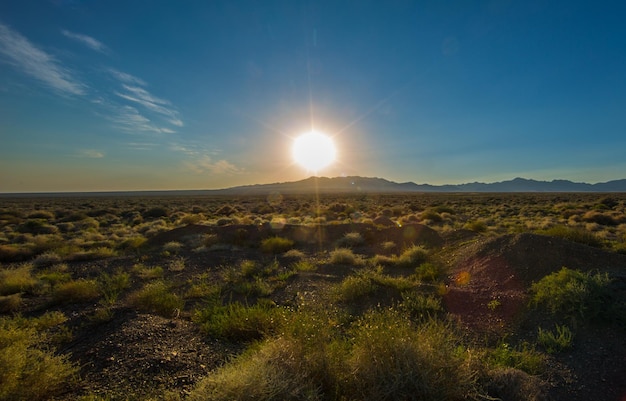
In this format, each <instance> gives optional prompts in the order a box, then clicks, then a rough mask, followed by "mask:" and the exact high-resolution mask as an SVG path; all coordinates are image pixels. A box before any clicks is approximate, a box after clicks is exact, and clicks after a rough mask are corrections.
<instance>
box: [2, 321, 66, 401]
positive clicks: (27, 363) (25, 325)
mask: <svg viewBox="0 0 626 401" xmlns="http://www.w3.org/2000/svg"><path fill="white" fill-rule="evenodd" d="M43 330H44V329H43V328H41V327H37V325H36V324H34V322H33V321H32V320H27V319H23V318H20V317H16V318H4V317H0V383H2V385H0V400H43V399H49V398H50V397H52V396H54V395H58V394H60V393H61V392H62V391H63V389H64V386H65V385H66V383H68V382H69V381H71V380H72V379H73V378H74V377H75V375H76V374H77V372H78V369H77V367H75V366H74V365H73V364H72V363H70V362H69V360H68V358H67V357H66V356H59V355H55V354H54V350H52V349H50V348H49V347H48V346H44V343H45V340H46V333H45V332H44V331H43Z"/></svg>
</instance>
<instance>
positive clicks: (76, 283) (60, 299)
mask: <svg viewBox="0 0 626 401" xmlns="http://www.w3.org/2000/svg"><path fill="white" fill-rule="evenodd" d="M99 296H100V287H99V285H98V282H97V281H96V280H84V279H80V280H72V281H68V282H65V283H60V284H58V285H57V286H56V287H54V290H53V292H52V297H53V299H54V301H55V302H57V303H66V304H71V303H80V302H87V301H91V300H94V299H96V298H98V297H99Z"/></svg>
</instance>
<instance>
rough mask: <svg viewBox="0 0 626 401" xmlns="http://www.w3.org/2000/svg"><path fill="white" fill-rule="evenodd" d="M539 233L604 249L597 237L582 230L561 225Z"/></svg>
mask: <svg viewBox="0 0 626 401" xmlns="http://www.w3.org/2000/svg"><path fill="white" fill-rule="evenodd" d="M539 233H540V234H543V235H549V236H551V237H558V238H563V239H566V240H568V241H572V242H578V243H579V244H584V245H587V246H592V247H595V248H600V247H602V241H601V240H600V239H599V238H598V237H596V236H595V235H594V234H593V233H592V232H589V231H586V230H584V229H582V228H574V227H567V226H560V225H559V226H553V227H550V228H548V229H547V230H543V231H539Z"/></svg>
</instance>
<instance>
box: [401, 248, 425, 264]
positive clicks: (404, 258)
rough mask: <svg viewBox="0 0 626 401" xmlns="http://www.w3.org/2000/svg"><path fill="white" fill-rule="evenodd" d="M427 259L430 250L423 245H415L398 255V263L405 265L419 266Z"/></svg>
mask: <svg viewBox="0 0 626 401" xmlns="http://www.w3.org/2000/svg"><path fill="white" fill-rule="evenodd" d="M427 260H428V250H426V249H425V248H424V247H422V246H418V245H413V246H411V247H410V248H408V249H406V250H405V251H404V252H402V254H401V255H400V256H398V258H397V259H396V264H397V265H398V266H403V267H417V266H419V265H421V264H422V263H424V262H426V261H427Z"/></svg>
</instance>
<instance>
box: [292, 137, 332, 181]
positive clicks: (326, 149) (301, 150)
mask: <svg viewBox="0 0 626 401" xmlns="http://www.w3.org/2000/svg"><path fill="white" fill-rule="evenodd" d="M291 150H292V155H293V159H294V161H295V162H296V163H298V164H299V165H301V166H302V167H304V168H305V169H307V170H308V171H312V172H317V171H319V170H321V169H323V168H324V167H327V166H329V165H330V164H332V163H333V162H334V161H335V158H336V157H337V148H336V147H335V143H334V142H333V140H332V138H331V137H329V136H328V135H324V134H322V133H320V132H317V131H311V132H307V133H305V134H302V135H300V136H299V137H297V138H296V139H295V140H294V141H293V147H292V149H291Z"/></svg>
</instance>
